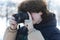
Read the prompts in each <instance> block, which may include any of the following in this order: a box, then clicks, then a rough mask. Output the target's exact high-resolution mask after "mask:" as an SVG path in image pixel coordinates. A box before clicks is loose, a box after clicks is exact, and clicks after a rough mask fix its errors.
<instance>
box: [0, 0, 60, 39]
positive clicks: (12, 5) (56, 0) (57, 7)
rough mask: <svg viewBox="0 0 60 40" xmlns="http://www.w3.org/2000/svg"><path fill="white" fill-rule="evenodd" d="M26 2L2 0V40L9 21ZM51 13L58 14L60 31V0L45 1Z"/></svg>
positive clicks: (0, 13)
mask: <svg viewBox="0 0 60 40" xmlns="http://www.w3.org/2000/svg"><path fill="white" fill-rule="evenodd" d="M22 1H24V0H0V40H3V36H4V32H5V30H6V28H7V27H8V25H9V24H8V19H9V16H11V15H12V14H15V13H17V7H18V5H19V4H20V3H21V2H22ZM44 1H46V2H47V8H48V9H49V11H51V12H53V13H55V14H56V19H57V26H56V27H57V28H58V29H59V30H60V0H44Z"/></svg>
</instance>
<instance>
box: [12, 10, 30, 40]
mask: <svg viewBox="0 0 60 40" xmlns="http://www.w3.org/2000/svg"><path fill="white" fill-rule="evenodd" d="M13 17H14V18H15V21H16V22H17V24H20V23H24V20H29V16H28V13H27V12H26V11H19V12H18V13H17V14H14V15H13ZM15 40H28V29H27V28H26V27H25V26H22V27H20V25H19V29H18V30H17V34H16V39H15Z"/></svg>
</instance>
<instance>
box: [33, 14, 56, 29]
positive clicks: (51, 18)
mask: <svg viewBox="0 0 60 40" xmlns="http://www.w3.org/2000/svg"><path fill="white" fill-rule="evenodd" d="M48 27H56V17H55V14H53V13H49V14H48V17H47V19H46V20H45V21H43V20H42V21H41V22H40V23H39V24H35V25H34V28H36V29H38V30H41V29H44V28H48Z"/></svg>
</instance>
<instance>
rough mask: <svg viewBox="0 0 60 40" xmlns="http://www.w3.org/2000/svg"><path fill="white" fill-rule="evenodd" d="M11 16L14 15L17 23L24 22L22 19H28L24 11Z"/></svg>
mask: <svg viewBox="0 0 60 40" xmlns="http://www.w3.org/2000/svg"><path fill="white" fill-rule="evenodd" d="M13 17H15V21H16V22H17V23H24V20H26V19H27V20H28V19H29V16H28V13H27V12H26V11H19V12H18V13H17V14H14V15H13Z"/></svg>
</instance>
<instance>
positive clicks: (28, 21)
mask: <svg viewBox="0 0 60 40" xmlns="http://www.w3.org/2000/svg"><path fill="white" fill-rule="evenodd" d="M27 13H28V15H29V20H25V26H26V27H27V28H28V30H31V29H33V22H32V17H31V15H30V13H29V12H27Z"/></svg>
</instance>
